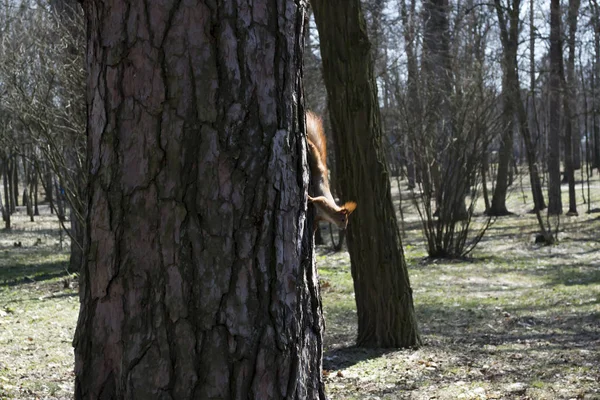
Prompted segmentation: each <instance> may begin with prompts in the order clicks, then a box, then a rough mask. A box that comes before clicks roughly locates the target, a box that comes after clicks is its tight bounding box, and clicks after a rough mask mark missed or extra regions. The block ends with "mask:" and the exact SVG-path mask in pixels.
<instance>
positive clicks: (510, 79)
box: [494, 0, 554, 244]
mask: <svg viewBox="0 0 600 400" xmlns="http://www.w3.org/2000/svg"><path fill="white" fill-rule="evenodd" d="M520 3H521V2H520V0H513V1H512V7H510V8H509V10H508V16H509V21H510V30H509V26H508V25H507V22H506V19H505V16H504V8H503V6H502V5H501V3H500V0H494V6H495V8H496V14H497V16H498V23H499V25H500V39H501V43H502V48H503V53H504V54H503V56H504V57H503V58H504V73H505V74H506V76H505V79H506V80H507V83H508V89H509V95H510V96H511V98H512V99H513V100H514V101H513V104H515V106H516V109H517V118H518V124H519V130H520V132H521V136H522V137H523V142H524V144H525V153H526V156H527V164H528V166H529V179H530V182H531V191H532V193H533V200H534V212H535V215H536V219H537V221H538V225H539V227H540V230H541V232H542V235H543V236H544V240H545V242H546V243H548V244H550V243H553V242H554V238H553V237H552V234H551V232H550V231H549V230H548V229H547V228H546V225H545V224H544V220H543V219H542V216H541V213H540V210H542V209H544V208H545V204H544V197H543V194H542V185H541V182H540V175H539V169H538V165H537V160H536V156H535V147H534V144H533V141H532V138H531V132H530V131H529V123H528V121H527V112H526V110H525V105H524V104H523V101H522V99H521V88H520V84H519V75H518V73H517V65H518V64H517V47H518V37H519V8H520Z"/></svg>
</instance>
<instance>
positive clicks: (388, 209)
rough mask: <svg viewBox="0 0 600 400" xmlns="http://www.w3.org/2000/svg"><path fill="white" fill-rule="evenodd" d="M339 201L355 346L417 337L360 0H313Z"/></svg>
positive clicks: (410, 341) (401, 343) (404, 343)
mask: <svg viewBox="0 0 600 400" xmlns="http://www.w3.org/2000/svg"><path fill="white" fill-rule="evenodd" d="M312 6H313V10H314V15H315V21H316V23H317V29H318V30H319V38H320V40H321V55H322V59H323V76H324V80H325V86H326V88H327V93H328V103H329V114H330V117H331V125H332V133H333V139H334V148H335V156H336V171H337V173H336V177H337V178H338V180H339V182H338V185H337V187H339V188H340V196H341V198H342V200H355V201H356V202H357V203H358V208H357V210H356V211H355V212H354V213H353V214H352V216H351V218H350V222H349V224H348V234H347V238H348V249H349V252H350V261H351V270H352V277H353V279H354V293H355V298H356V309H357V314H358V337H357V345H359V346H365V347H409V346H417V345H419V344H420V338H419V333H418V329H417V323H416V318H415V313H414V307H413V299H412V290H411V288H410V282H409V278H408V271H407V268H406V262H405V260H404V254H403V252H402V244H401V241H400V234H399V230H398V225H397V221H396V214H395V210H394V206H393V203H392V198H391V192H390V181H389V174H388V171H387V166H386V163H385V161H384V153H383V145H382V131H381V125H380V114H379V107H378V103H377V86H376V83H375V79H374V74H373V59H372V53H371V46H370V43H369V39H368V37H367V30H366V23H365V20H364V17H363V14H362V11H361V8H360V2H359V0H313V1H312Z"/></svg>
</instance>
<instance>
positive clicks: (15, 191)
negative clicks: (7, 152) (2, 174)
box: [8, 157, 19, 213]
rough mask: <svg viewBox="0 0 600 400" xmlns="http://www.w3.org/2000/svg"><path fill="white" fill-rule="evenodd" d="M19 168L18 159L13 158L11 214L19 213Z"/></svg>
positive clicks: (11, 166)
mask: <svg viewBox="0 0 600 400" xmlns="http://www.w3.org/2000/svg"><path fill="white" fill-rule="evenodd" d="M18 170H19V168H18V166H17V160H16V157H11V160H10V174H9V177H8V178H9V180H10V197H11V202H12V204H11V212H13V213H14V212H16V211H17V206H18V205H19V172H18Z"/></svg>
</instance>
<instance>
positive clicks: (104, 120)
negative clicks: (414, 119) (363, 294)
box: [74, 0, 325, 400]
mask: <svg viewBox="0 0 600 400" xmlns="http://www.w3.org/2000/svg"><path fill="white" fill-rule="evenodd" d="M301 4H302V3H300V2H295V1H291V0H285V1H281V2H279V3H277V4H275V3H274V2H270V1H265V0H256V1H254V2H253V3H252V5H251V6H247V7H243V6H241V5H240V6H234V5H232V4H229V3H225V2H203V1H201V2H199V3H197V4H196V5H193V4H192V3H184V2H174V3H157V2H141V3H140V2H128V1H127V2H126V1H118V2H116V3H111V5H110V6H107V5H103V4H101V2H100V1H93V0H86V1H85V11H86V17H87V26H88V28H87V29H88V49H89V50H88V53H87V54H88V60H87V69H88V86H87V87H88V94H87V101H88V116H89V117H88V118H89V119H88V140H89V147H88V160H89V171H90V175H89V184H88V187H89V191H88V194H87V199H88V203H89V205H90V209H89V211H88V213H87V228H86V233H85V257H84V263H83V268H82V271H81V287H80V296H81V312H80V316H79V321H78V324H77V331H76V335H75V340H74V345H75V359H76V361H75V375H76V378H75V398H76V399H125V398H127V399H177V400H185V399H325V394H324V386H323V382H322V377H321V375H322V364H321V357H322V314H321V302H320V295H319V289H318V280H317V275H316V270H315V268H314V262H313V254H312V248H313V243H312V234H313V230H312V226H311V225H312V223H309V222H308V221H310V220H311V218H307V215H308V214H307V203H306V194H307V189H308V184H309V182H308V177H309V174H308V168H307V164H306V142H305V133H304V129H305V126H304V125H305V120H304V109H303V107H302V104H303V102H304V99H303V96H302V93H301V91H300V90H301V85H302V78H301V77H302V69H301V67H302V48H303V47H302V44H303V43H302V35H303V19H304V8H303V6H302V5H301ZM134 38H135V39H134Z"/></svg>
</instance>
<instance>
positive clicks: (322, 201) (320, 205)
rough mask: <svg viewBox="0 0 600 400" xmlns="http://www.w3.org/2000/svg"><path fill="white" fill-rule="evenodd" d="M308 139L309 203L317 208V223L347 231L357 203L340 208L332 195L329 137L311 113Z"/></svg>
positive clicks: (308, 116)
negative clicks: (320, 222) (349, 219)
mask: <svg viewBox="0 0 600 400" xmlns="http://www.w3.org/2000/svg"><path fill="white" fill-rule="evenodd" d="M306 138H307V141H308V156H309V166H310V176H311V187H312V191H313V194H314V196H310V195H309V196H308V201H309V202H311V203H313V204H314V205H315V207H316V208H317V221H318V220H319V219H322V220H325V221H329V222H331V223H334V224H335V225H337V226H338V227H339V228H340V229H345V228H346V226H347V225H348V216H349V215H350V214H352V212H353V211H354V210H355V209H356V203H355V202H353V201H349V202H346V203H344V204H343V205H342V206H339V205H337V203H336V202H335V199H334V198H333V196H332V194H331V189H330V186H329V170H328V169H327V137H326V136H325V131H324V130H323V122H322V121H321V118H319V117H318V116H317V115H316V114H314V113H313V112H311V111H307V112H306Z"/></svg>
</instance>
